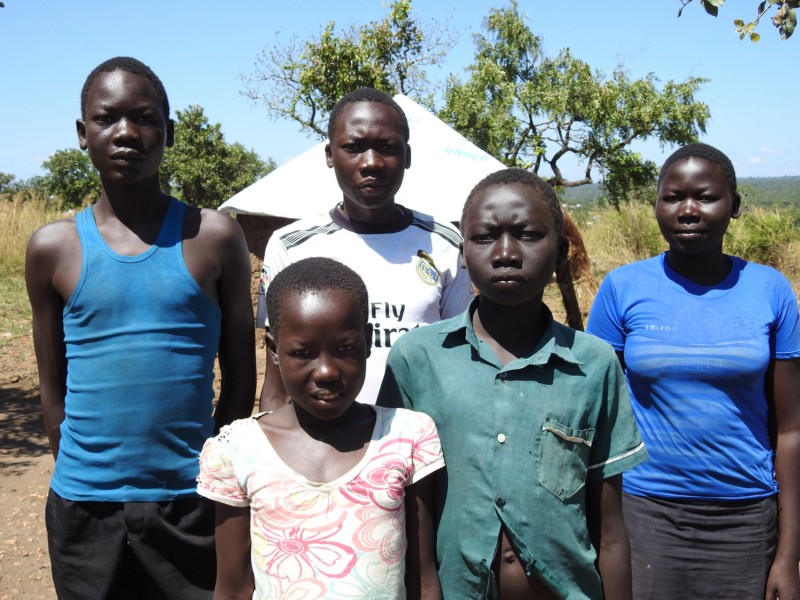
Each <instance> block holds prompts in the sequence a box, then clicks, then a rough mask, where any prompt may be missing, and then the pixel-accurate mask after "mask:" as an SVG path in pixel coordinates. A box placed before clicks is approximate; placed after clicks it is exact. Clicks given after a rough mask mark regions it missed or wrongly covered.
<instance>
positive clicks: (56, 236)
mask: <svg viewBox="0 0 800 600" xmlns="http://www.w3.org/2000/svg"><path fill="white" fill-rule="evenodd" d="M79 249H80V239H79V238H78V229H77V227H76V226H75V217H68V218H66V219H59V220H58V221H53V222H52V223H48V224H47V225H43V226H42V227H40V228H39V229H37V230H36V231H35V232H34V233H33V235H32V236H31V238H30V239H29V240H28V248H27V260H26V263H28V264H30V263H31V261H33V262H36V263H41V261H48V260H55V259H59V258H67V259H68V258H69V255H70V253H71V251H74V250H79Z"/></svg>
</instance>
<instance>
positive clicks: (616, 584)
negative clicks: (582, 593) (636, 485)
mask: <svg viewBox="0 0 800 600" xmlns="http://www.w3.org/2000/svg"><path fill="white" fill-rule="evenodd" d="M586 513H587V514H586V516H587V519H588V524H589V536H590V537H591V540H592V544H593V545H594V547H595V549H596V550H597V570H598V571H599V572H600V578H601V580H602V582H603V594H604V596H605V597H606V598H614V599H615V600H632V598H633V591H632V589H631V549H630V544H629V542H628V532H627V530H626V529H625V523H624V521H623V520H622V475H615V476H613V477H609V478H608V479H605V480H603V481H599V482H592V483H589V484H587V487H586Z"/></svg>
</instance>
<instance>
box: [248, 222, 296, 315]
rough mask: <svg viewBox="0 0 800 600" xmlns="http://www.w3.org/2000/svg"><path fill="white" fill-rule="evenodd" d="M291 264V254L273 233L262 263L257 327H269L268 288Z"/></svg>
mask: <svg viewBox="0 0 800 600" xmlns="http://www.w3.org/2000/svg"><path fill="white" fill-rule="evenodd" d="M288 264H289V254H288V253H287V252H286V248H285V247H284V245H283V244H282V243H281V241H280V238H279V237H278V236H277V235H276V234H275V233H273V234H272V236H270V238H269V241H268V242H267V249H266V250H265V251H264V261H263V262H262V263H261V277H260V278H259V281H258V302H257V305H256V327H260V328H265V327H269V317H268V315H267V288H268V287H269V282H270V281H272V279H273V278H274V277H275V276H276V275H277V274H278V273H280V272H281V271H282V270H283V269H284V268H285V267H286V265H288Z"/></svg>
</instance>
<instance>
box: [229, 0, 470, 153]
mask: <svg viewBox="0 0 800 600" xmlns="http://www.w3.org/2000/svg"><path fill="white" fill-rule="evenodd" d="M454 43H455V41H454V39H453V37H452V36H451V35H450V34H449V33H448V32H447V30H446V29H445V28H442V27H440V26H439V25H437V24H436V23H432V24H429V25H428V26H427V27H426V28H425V29H423V27H422V26H421V25H420V24H419V23H418V22H417V21H416V20H415V19H414V18H413V17H412V15H411V0H393V1H392V2H391V3H390V4H389V15H388V16H387V17H386V18H384V19H383V20H382V21H373V22H371V23H369V24H367V25H362V26H360V27H355V26H350V27H349V28H348V29H345V30H344V31H337V30H336V24H335V23H334V22H333V21H331V22H330V23H328V25H327V26H326V27H325V28H324V29H323V30H322V33H321V34H320V37H319V39H318V40H305V41H302V42H301V41H299V40H298V39H297V38H296V37H293V38H292V39H291V40H290V42H289V44H288V45H286V46H283V47H281V46H278V45H275V46H273V47H272V48H271V49H270V50H268V51H267V50H264V51H263V52H262V53H261V54H260V55H259V57H258V58H257V59H256V65H255V72H254V73H253V74H251V75H250V76H248V77H246V78H244V84H245V90H244V93H245V95H246V96H248V97H249V98H251V99H252V100H255V101H258V102H262V103H263V104H264V105H265V106H266V108H267V111H268V114H269V115H270V117H272V118H274V119H283V118H286V119H291V120H294V121H297V122H298V123H299V124H300V127H301V129H303V130H305V131H309V132H312V133H314V134H316V135H317V136H320V137H322V138H324V137H325V136H326V135H327V131H326V129H327V120H328V115H329V114H330V111H331V109H332V108H333V106H334V104H336V102H337V101H338V100H339V98H341V97H342V96H343V95H344V94H346V93H347V92H350V91H352V90H354V89H357V88H360V87H373V88H376V89H379V90H382V91H385V92H387V93H389V94H396V93H398V92H400V93H403V94H410V95H414V96H415V97H416V98H417V99H418V100H419V101H420V102H423V103H427V104H428V105H431V103H432V99H433V95H432V86H431V84H430V83H429V82H428V80H427V79H426V77H425V71H424V69H425V67H429V66H434V65H437V64H439V63H441V62H442V61H443V60H444V57H445V56H446V54H447V53H448V52H449V51H450V49H451V48H452V47H453V45H454Z"/></svg>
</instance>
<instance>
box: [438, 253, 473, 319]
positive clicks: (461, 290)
mask: <svg viewBox="0 0 800 600" xmlns="http://www.w3.org/2000/svg"><path fill="white" fill-rule="evenodd" d="M455 263H456V264H455V267H454V270H453V271H452V272H451V275H450V280H449V281H445V283H446V285H444V286H443V289H442V297H441V300H440V301H439V302H440V304H439V313H440V314H441V316H442V320H445V319H449V318H450V317H455V316H456V315H460V314H461V313H462V312H464V311H465V310H466V309H467V306H469V303H470V302H471V301H472V293H471V289H472V285H471V284H470V281H469V275H468V274H467V270H466V269H462V268H461V267H460V261H459V257H458V254H456V261H455Z"/></svg>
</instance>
